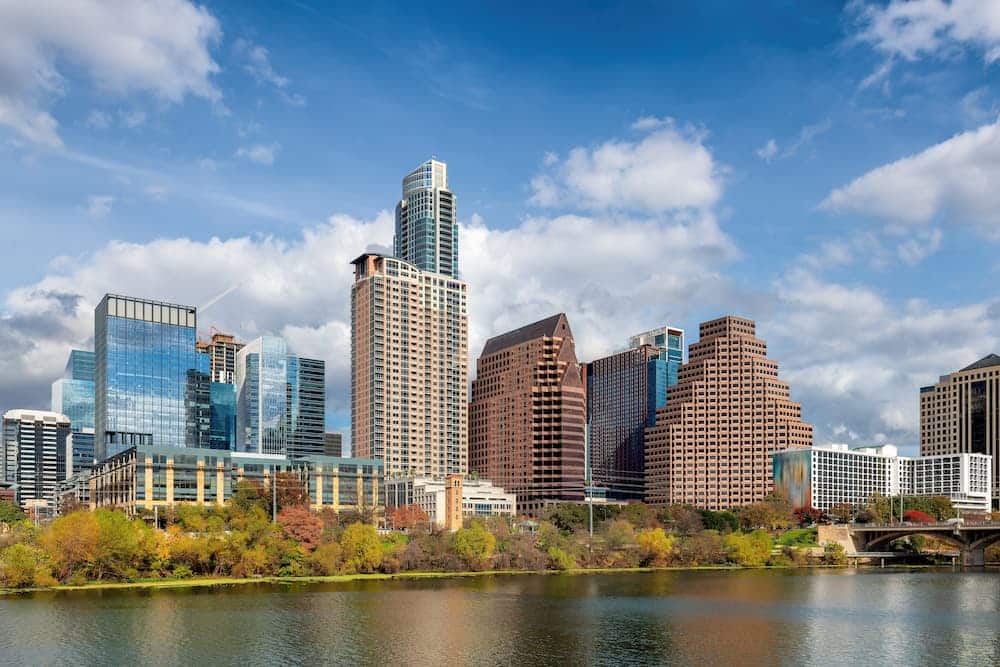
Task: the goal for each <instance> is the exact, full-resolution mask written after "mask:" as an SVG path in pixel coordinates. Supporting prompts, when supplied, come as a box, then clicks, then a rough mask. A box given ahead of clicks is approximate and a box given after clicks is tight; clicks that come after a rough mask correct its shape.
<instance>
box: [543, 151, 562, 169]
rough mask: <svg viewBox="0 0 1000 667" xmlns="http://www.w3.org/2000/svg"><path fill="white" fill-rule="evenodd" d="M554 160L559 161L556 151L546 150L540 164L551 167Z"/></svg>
mask: <svg viewBox="0 0 1000 667" xmlns="http://www.w3.org/2000/svg"><path fill="white" fill-rule="evenodd" d="M556 162H559V155H558V154H557V153H553V152H552V151H546V152H545V155H544V156H542V164H543V165H545V166H546V167H551V166H552V165H554V164H555V163H556Z"/></svg>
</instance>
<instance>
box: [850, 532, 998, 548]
mask: <svg viewBox="0 0 1000 667" xmlns="http://www.w3.org/2000/svg"><path fill="white" fill-rule="evenodd" d="M913 535H921V536H923V537H930V538H935V539H938V540H941V541H943V542H947V543H948V544H951V545H953V546H955V547H958V549H959V550H960V551H964V550H966V549H968V548H969V547H970V545H969V543H968V542H966V541H965V540H964V539H962V538H961V537H960V536H958V535H955V534H954V533H952V532H946V531H936V530H926V531H922V530H920V529H915V528H909V529H907V530H900V531H894V532H889V533H884V534H879V535H877V536H876V537H873V538H872V539H870V540H867V542H866V544H865V549H866V550H868V551H875V550H876V549H875V547H876V546H881V545H885V546H888V545H889V544H891V543H892V542H893V541H895V540H899V539H902V538H904V537H911V536H913ZM993 539H1000V535H997V536H994V538H993Z"/></svg>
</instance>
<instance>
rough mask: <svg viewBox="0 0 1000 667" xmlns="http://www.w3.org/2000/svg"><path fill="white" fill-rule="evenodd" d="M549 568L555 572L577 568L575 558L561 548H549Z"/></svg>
mask: <svg viewBox="0 0 1000 667" xmlns="http://www.w3.org/2000/svg"><path fill="white" fill-rule="evenodd" d="M548 556H549V567H550V568H552V569H553V570H572V569H573V568H574V567H576V561H575V560H573V556H571V555H570V554H568V553H567V552H565V551H563V550H562V549H560V548H559V547H549V550H548Z"/></svg>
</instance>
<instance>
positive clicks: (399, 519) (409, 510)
mask: <svg viewBox="0 0 1000 667" xmlns="http://www.w3.org/2000/svg"><path fill="white" fill-rule="evenodd" d="M389 523H390V525H392V527H393V528H395V529H396V530H412V529H414V528H428V527H429V526H430V517H429V516H427V512H425V511H424V510H423V508H421V507H420V505H416V504H412V505H402V506H400V507H396V508H395V509H393V510H392V511H391V512H390V513H389Z"/></svg>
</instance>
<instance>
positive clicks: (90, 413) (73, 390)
mask: <svg viewBox="0 0 1000 667" xmlns="http://www.w3.org/2000/svg"><path fill="white" fill-rule="evenodd" d="M52 412H55V413H57V414H62V415H66V416H67V417H69V423H70V432H71V434H70V438H69V439H68V441H67V443H68V447H69V448H70V450H71V451H70V452H69V453H68V454H67V456H66V474H67V475H73V474H75V473H78V472H86V471H88V470H90V469H91V468H92V467H93V465H94V353H93V352H87V351H85V350H71V351H70V353H69V360H67V362H66V370H65V371H64V372H63V376H62V377H61V378H59V379H58V380H56V381H55V382H53V383H52Z"/></svg>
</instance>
